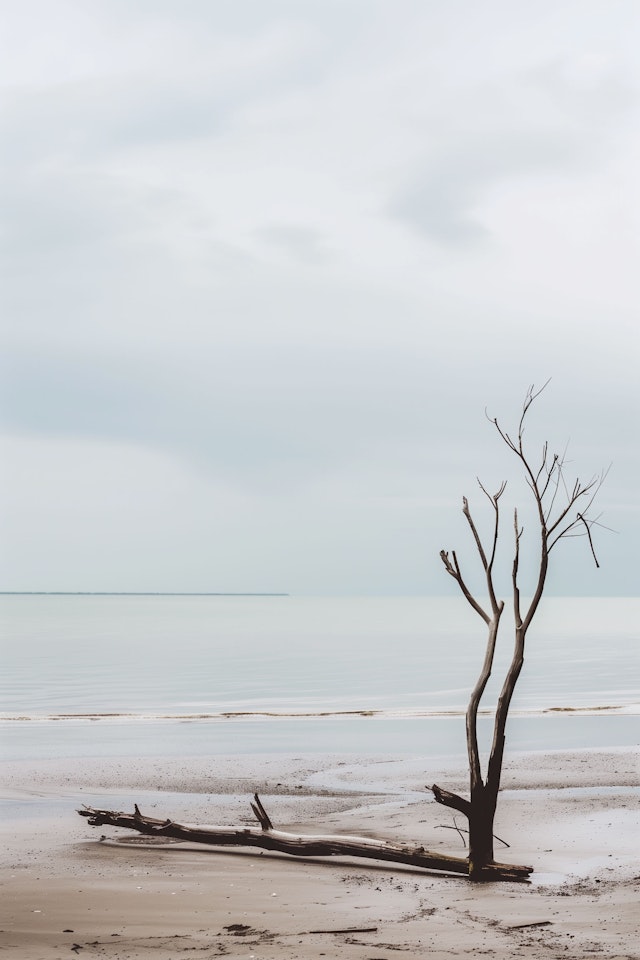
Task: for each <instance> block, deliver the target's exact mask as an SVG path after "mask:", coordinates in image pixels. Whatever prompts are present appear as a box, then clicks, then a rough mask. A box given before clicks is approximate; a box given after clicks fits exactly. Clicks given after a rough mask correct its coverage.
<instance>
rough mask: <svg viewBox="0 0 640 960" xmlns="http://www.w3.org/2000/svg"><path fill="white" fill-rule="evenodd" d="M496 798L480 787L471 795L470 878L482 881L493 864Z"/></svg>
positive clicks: (484, 787)
mask: <svg viewBox="0 0 640 960" xmlns="http://www.w3.org/2000/svg"><path fill="white" fill-rule="evenodd" d="M496 799H497V798H496V797H494V796H493V795H492V793H491V792H490V791H489V790H488V789H487V787H486V786H484V785H482V784H480V785H478V786H477V787H476V788H475V790H474V791H473V793H472V794H471V806H470V809H469V877H470V879H471V880H481V879H483V878H484V876H485V874H486V868H487V866H488V865H489V864H492V863H493V820H494V817H495V813H496V805H497V804H496Z"/></svg>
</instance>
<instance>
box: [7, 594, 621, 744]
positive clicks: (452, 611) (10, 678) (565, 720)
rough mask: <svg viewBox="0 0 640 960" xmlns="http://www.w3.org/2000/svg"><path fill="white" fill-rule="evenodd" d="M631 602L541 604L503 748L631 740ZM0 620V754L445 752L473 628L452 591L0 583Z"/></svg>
mask: <svg viewBox="0 0 640 960" xmlns="http://www.w3.org/2000/svg"><path fill="white" fill-rule="evenodd" d="M639 615H640V599H637V598H623V599H612V598H607V599H596V598H589V599H582V598H580V599H573V598H570V599H558V598H551V599H548V600H546V601H544V602H543V606H542V608H541V611H540V614H539V616H538V619H537V621H536V622H535V624H534V627H532V629H531V631H530V633H529V639H528V650H527V658H526V663H525V668H524V671H523V674H522V677H521V680H520V683H519V686H518V689H517V692H516V696H515V698H514V701H513V708H512V719H511V721H510V726H509V742H510V744H511V745H512V746H513V747H514V748H516V749H564V748H572V747H589V746H627V745H630V744H634V743H637V742H638V725H639V724H638V713H639V712H640V707H639V701H640V679H639V676H638V674H639V670H638V639H639V627H638V624H639V623H640V616H639ZM0 620H1V626H2V674H1V678H0V710H1V711H2V714H1V715H0V755H1V756H4V757H10V758H22V757H24V758H34V757H56V756H78V757H81V756H99V755H131V754H134V755H141V756H142V755H153V754H167V755H168V754H185V753H186V754H194V755H195V754H203V755H204V754H216V753H225V754H227V753H233V752H236V751H237V752H247V753H260V752H277V751H286V752H298V751H322V752H335V751H342V752H367V753H390V752H391V753H414V754H416V753H417V754H427V755H431V754H448V753H457V752H459V750H460V749H462V750H463V749H464V716H463V714H464V709H465V705H466V702H467V698H468V693H469V690H470V688H471V687H472V686H473V683H474V681H475V677H476V675H477V672H478V670H479V668H480V665H481V662H482V657H483V652H484V640H485V633H484V624H483V623H482V621H481V620H480V619H479V618H478V617H477V615H476V614H474V613H473V611H471V610H470V609H469V608H467V607H466V605H465V604H464V602H463V601H462V600H460V599H459V598H433V597H394V598H370V597H369V598H317V597H314V598H301V597H225V596H162V595H160V596H122V595H113V596H77V595H71V596H51V595H49V596H36V595H30V596H24V595H20V596H16V595H4V596H1V597H0ZM510 626H511V624H510V622H509V618H508V612H505V614H504V616H503V628H502V629H503V636H502V643H501V646H500V650H499V656H498V659H497V663H496V668H495V671H494V672H495V675H496V677H497V679H496V682H495V683H492V684H491V685H490V687H489V689H488V690H487V695H486V696H485V700H484V701H483V706H487V707H490V706H491V704H492V703H494V702H495V699H496V696H497V691H498V689H499V683H498V680H499V679H500V678H501V677H502V676H503V669H504V664H505V663H506V662H507V661H508V658H509V655H510V646H511V640H512V636H511V632H510ZM482 726H483V728H487V729H486V730H485V733H486V734H487V735H488V721H484V720H483V721H482Z"/></svg>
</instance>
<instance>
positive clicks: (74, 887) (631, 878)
mask: <svg viewBox="0 0 640 960" xmlns="http://www.w3.org/2000/svg"><path fill="white" fill-rule="evenodd" d="M638 772H639V754H638V752H637V751H631V750H627V749H620V750H615V751H579V752H572V753H544V754H543V753H536V754H521V755H515V756H511V758H510V759H509V760H508V762H507V765H506V768H505V776H504V783H503V786H504V790H503V793H502V795H501V798H500V805H499V813H498V818H497V822H496V833H497V835H498V836H499V837H500V838H502V839H503V840H505V841H506V842H507V843H509V844H510V846H509V847H506V846H503V845H502V844H500V843H498V844H497V847H496V855H497V856H499V858H500V859H501V860H503V861H505V862H513V863H529V864H532V865H533V866H534V867H535V874H534V877H533V882H532V883H527V884H517V883H500V884H493V883H492V884H482V885H472V884H470V883H469V882H468V881H467V880H466V879H464V878H460V877H455V876H446V875H443V874H436V873H427V872H420V871H416V870H413V869H410V868H402V867H397V866H385V865H382V864H380V865H378V864H375V863H367V862H365V861H358V860H355V859H352V860H348V859H340V860H338V859H332V860H330V861H327V860H320V859H316V860H311V859H304V860H293V859H292V858H287V857H286V856H282V855H274V854H269V853H267V852H260V851H256V850H238V851H235V852H229V851H228V850H227V851H217V850H214V849H211V848H198V847H196V846H195V845H189V844H181V843H170V842H166V841H161V842H156V843H151V842H150V841H149V840H143V839H142V838H140V837H138V836H137V835H134V834H131V833H130V832H129V831H123V830H118V829H116V828H107V827H103V828H93V827H91V826H90V825H89V824H88V823H87V821H86V820H84V819H82V818H81V817H79V816H77V814H76V813H75V810H76V809H77V808H78V807H79V806H81V805H82V804H83V803H85V804H89V805H98V806H102V807H107V808H109V809H116V810H125V811H132V810H133V804H134V802H137V803H138V804H139V806H140V807H141V809H142V811H143V812H145V813H148V814H150V815H152V816H156V817H171V818H172V819H174V820H178V821H181V822H200V823H218V824H220V823H227V824H233V825H236V824H249V823H250V822H251V819H252V815H251V811H250V809H249V799H250V797H251V795H252V793H253V792H254V791H255V790H258V791H259V793H260V795H261V797H262V799H263V802H264V804H265V806H266V808H267V810H268V811H269V813H270V815H271V818H272V820H273V821H274V823H275V825H276V826H278V827H279V828H282V829H290V830H295V831H297V830H299V831H300V832H303V831H306V832H310V833H317V832H324V833H348V834H361V835H365V836H381V837H387V838H394V839H403V840H407V841H409V840H413V841H416V842H418V841H419V842H420V843H421V844H423V845H424V846H425V847H427V848H429V849H433V850H442V851H448V852H450V853H455V854H458V855H460V854H464V848H463V846H462V841H461V838H460V836H459V835H458V833H457V832H456V831H455V829H452V827H453V825H454V824H453V816H452V813H451V812H450V811H448V810H446V809H444V808H443V807H440V806H438V805H437V804H436V803H435V802H434V801H433V799H432V798H431V795H430V794H429V793H428V792H427V791H426V790H425V789H424V785H425V784H430V783H432V782H438V783H439V784H440V785H442V786H447V787H449V788H450V789H454V790H464V786H465V775H464V770H463V769H462V768H461V767H460V766H459V764H458V763H454V762H453V761H452V762H449V763H447V762H443V760H442V759H441V758H439V759H437V760H429V759H425V758H401V759H397V758H393V757H378V758H371V757H367V758H359V757H354V756H341V755H336V756H322V757H318V756H311V755H309V756H296V757H293V756H285V755H282V754H278V755H275V754H274V755H266V756H265V755H260V756H256V757H251V756H243V757H241V758H239V759H236V758H231V757H221V758H209V759H198V758H188V759H158V758H153V759H149V760H131V759H129V758H127V759H125V760H114V759H111V758H109V759H102V760H99V759H94V760H91V761H84V760H82V761H78V760H73V761H71V760H69V761H38V762H29V763H27V762H12V763H6V764H4V765H3V768H2V784H3V787H2V797H3V809H4V813H3V822H2V830H3V834H4V838H5V843H4V853H3V859H2V864H1V870H0V879H1V885H2V895H1V898H0V953H1V954H2V955H3V956H7V957H12V958H14V957H15V958H21V960H22V958H23V960H53V958H61V957H67V956H70V955H72V954H74V955H76V956H84V957H91V956H96V957H104V958H123V960H124V958H130V960H137V958H143V957H147V958H148V957H153V958H154V960H174V958H177V957H182V956H185V957H203V958H210V957H217V956H228V957H245V958H255V960H261V958H262V960H271V958H273V960H285V958H310V960H311V958H316V957H338V956H339V957H346V958H353V960H356V958H357V960H385V958H386V960H392V958H394V957H397V956H398V955H399V954H404V955H405V956H416V957H417V956H422V955H427V954H428V955H430V956H432V957H453V958H455V957H464V956H469V955H472V954H473V955H474V956H477V955H478V954H484V955H486V956H491V957H496V958H502V957H504V958H507V957H509V958H511V957H514V956H520V957H527V958H538V957H540V958H543V957H544V958H555V957H563V958H575V960H577V958H586V957H593V956H594V955H599V956H603V957H612V958H614V957H615V958H637V957H638V956H640V952H639V947H638V943H640V929H639V928H640V911H639V910H638V893H639V889H640V864H639V858H638V854H639V852H640V850H639V848H640V843H639V837H640V829H639V827H640V811H639V805H638V786H637V785H638ZM459 825H460V826H463V824H462V823H461V822H460V820H459Z"/></svg>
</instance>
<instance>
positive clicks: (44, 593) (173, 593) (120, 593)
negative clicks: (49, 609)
mask: <svg viewBox="0 0 640 960" xmlns="http://www.w3.org/2000/svg"><path fill="white" fill-rule="evenodd" d="M289 596H291V594H289V593H231V592H213V591H204V590H199V591H196V592H188V591H182V590H0V597H289Z"/></svg>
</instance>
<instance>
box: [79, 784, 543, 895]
mask: <svg viewBox="0 0 640 960" xmlns="http://www.w3.org/2000/svg"><path fill="white" fill-rule="evenodd" d="M134 808H135V812H134V813H132V814H131V813H121V812H119V811H115V810H97V809H95V808H94V807H84V808H83V809H82V810H78V813H79V814H80V816H81V817H87V818H88V820H89V823H90V824H91V826H94V827H100V826H103V825H105V824H107V825H108V826H112V827H125V828H126V829H128V830H137V831H138V832H139V833H142V834H146V835H148V836H153V837H171V838H173V839H176V840H183V841H185V842H190V843H205V844H208V845H211V846H236V847H262V848H263V849H265V850H275V851H277V852H279V853H287V854H290V855H291V856H294V857H334V856H342V857H361V858H365V859H367V860H382V861H386V862H392V863H402V864H406V865H407V866H411V867H420V868H422V869H425V870H441V871H444V872H447V873H458V874H466V875H468V873H469V861H468V859H467V858H466V857H453V856H449V855H446V854H440V853H433V852H431V851H429V850H425V848H424V847H422V846H416V845H411V844H399V843H394V842H392V841H390V840H374V839H372V838H370V837H351V836H333V835H326V836H325V835H313V834H307V835H304V834H294V833H287V832H285V831H283V830H276V829H275V828H274V826H273V824H272V822H271V819H270V817H269V815H268V814H267V812H266V810H265V808H264V806H263V805H262V802H261V800H260V797H259V796H258V794H257V793H256V794H254V798H253V802H252V803H251V809H252V810H253V813H254V815H255V817H256V819H257V820H258V823H259V824H260V827H259V828H257V827H218V826H204V825H199V824H182V823H175V822H174V821H173V820H157V819H155V818H154V817H146V816H143V815H142V814H141V813H140V810H139V808H138V806H137V804H134ZM532 871H533V868H532V867H523V866H515V865H512V864H507V863H490V864H487V866H486V867H485V869H484V871H483V877H484V879H487V880H526V879H527V878H528V876H529V874H530V873H532Z"/></svg>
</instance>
